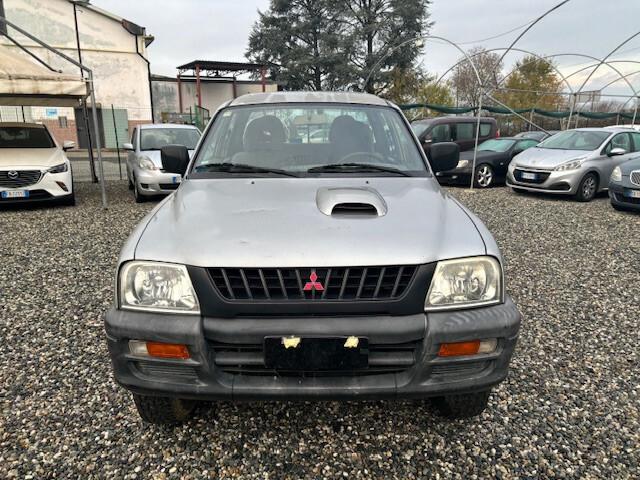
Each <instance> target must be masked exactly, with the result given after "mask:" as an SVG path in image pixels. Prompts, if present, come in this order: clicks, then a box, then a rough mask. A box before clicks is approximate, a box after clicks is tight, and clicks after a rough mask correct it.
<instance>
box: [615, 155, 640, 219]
mask: <svg viewBox="0 0 640 480" xmlns="http://www.w3.org/2000/svg"><path fill="white" fill-rule="evenodd" d="M609 197H610V198H611V205H612V206H613V208H615V209H616V210H636V211H639V212H640V157H637V158H634V159H632V160H629V161H628V162H624V163H623V164H621V165H618V166H617V167H616V168H615V169H614V170H613V173H612V174H611V180H610V181H609Z"/></svg>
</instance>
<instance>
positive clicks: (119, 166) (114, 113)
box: [111, 103, 122, 180]
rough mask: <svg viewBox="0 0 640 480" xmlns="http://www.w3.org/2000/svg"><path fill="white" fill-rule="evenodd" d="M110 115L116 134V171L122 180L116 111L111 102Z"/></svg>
mask: <svg viewBox="0 0 640 480" xmlns="http://www.w3.org/2000/svg"><path fill="white" fill-rule="evenodd" d="M111 116H112V117H113V133H115V135H116V152H118V172H119V174H120V180H122V163H121V161H120V141H119V140H118V124H116V111H115V109H114V108H113V103H112V104H111Z"/></svg>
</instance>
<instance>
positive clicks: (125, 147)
mask: <svg viewBox="0 0 640 480" xmlns="http://www.w3.org/2000/svg"><path fill="white" fill-rule="evenodd" d="M122 149H123V150H129V151H131V152H133V150H134V148H133V143H123V144H122Z"/></svg>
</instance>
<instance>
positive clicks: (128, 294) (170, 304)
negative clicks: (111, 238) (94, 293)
mask: <svg viewBox="0 0 640 480" xmlns="http://www.w3.org/2000/svg"><path fill="white" fill-rule="evenodd" d="M119 292H120V299H119V300H120V307H121V308H123V309H127V310H146V311H152V312H166V313H186V314H194V315H199V314H200V305H199V303H198V297H197V296H196V292H195V290H194V289H193V285H192V284H191V279H190V278H189V272H188V271H187V267H185V266H184V265H176V264H171V263H160V262H138V261H132V262H128V263H125V264H124V266H123V267H122V268H121V269H120V277H119Z"/></svg>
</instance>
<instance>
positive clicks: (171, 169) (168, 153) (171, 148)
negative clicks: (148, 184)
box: [160, 145, 189, 176]
mask: <svg viewBox="0 0 640 480" xmlns="http://www.w3.org/2000/svg"><path fill="white" fill-rule="evenodd" d="M160 157H161V158H162V169H163V170H164V171H165V172H168V173H177V174H179V175H182V176H184V174H185V173H186V172H187V167H188V166H189V150H188V149H187V147H185V146H184V145H165V146H164V147H162V148H161V149H160Z"/></svg>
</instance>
